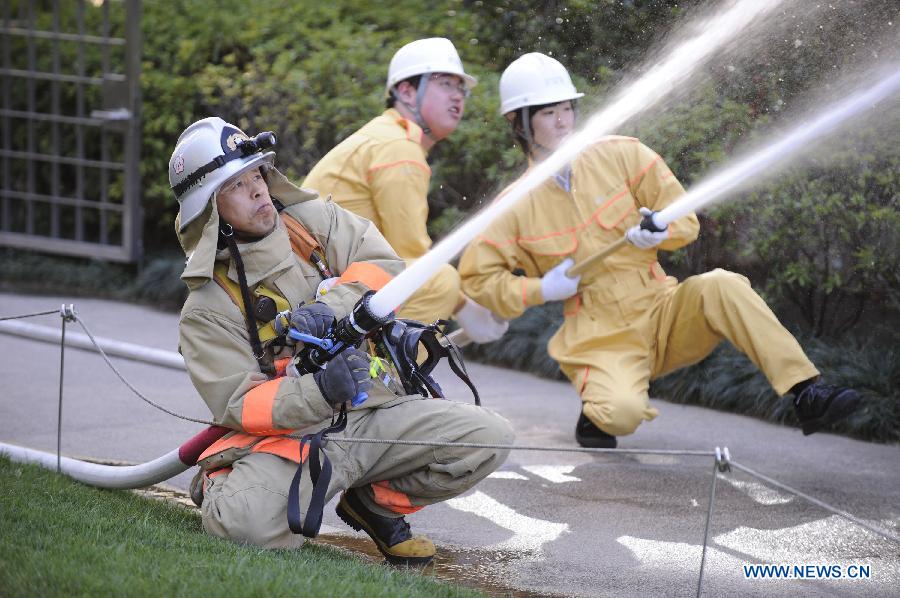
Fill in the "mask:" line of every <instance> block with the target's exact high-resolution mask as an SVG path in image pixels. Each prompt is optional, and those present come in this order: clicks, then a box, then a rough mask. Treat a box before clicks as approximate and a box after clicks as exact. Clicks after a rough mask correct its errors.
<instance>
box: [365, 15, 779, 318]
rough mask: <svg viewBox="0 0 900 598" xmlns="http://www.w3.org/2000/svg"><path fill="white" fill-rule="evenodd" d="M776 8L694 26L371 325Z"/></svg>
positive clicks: (386, 292) (411, 277)
mask: <svg viewBox="0 0 900 598" xmlns="http://www.w3.org/2000/svg"><path fill="white" fill-rule="evenodd" d="M780 4H781V0H756V1H754V2H740V1H738V2H734V3H732V4H731V6H729V7H728V8H726V9H725V10H723V11H721V12H719V13H718V14H716V15H714V16H712V17H710V18H708V19H704V20H703V21H702V22H698V23H697V24H696V25H697V30H698V31H700V33H699V34H698V35H696V36H695V37H692V38H691V39H689V40H687V41H685V42H684V43H682V44H680V45H678V46H676V47H675V48H673V49H672V50H670V51H667V52H665V56H666V58H665V59H664V60H662V61H660V62H658V63H657V64H656V65H654V66H653V67H652V68H650V69H649V70H648V71H647V72H646V74H644V75H643V76H642V77H640V78H639V79H638V80H637V81H635V82H634V83H633V84H632V85H631V86H629V87H628V88H626V89H625V90H624V91H623V92H622V93H620V94H619V95H618V96H616V98H615V99H614V100H613V101H612V103H611V104H610V105H609V106H608V107H606V108H605V109H603V110H602V111H600V112H598V113H597V114H595V115H594V116H592V117H591V118H590V120H588V122H587V123H586V125H585V126H584V128H583V129H581V130H580V131H579V132H577V133H575V134H573V135H572V136H571V137H569V139H568V140H566V142H565V143H563V145H561V146H560V147H559V148H558V149H557V150H556V151H555V152H553V153H552V154H551V155H550V156H548V157H547V159H545V160H544V161H543V162H541V163H540V164H538V165H537V166H535V167H534V168H533V169H531V170H530V171H529V172H527V173H526V174H525V176H524V177H522V178H521V179H520V180H519V182H518V183H517V184H516V185H515V186H514V187H513V188H511V189H510V190H509V191H508V192H507V193H506V194H505V195H503V196H502V197H500V198H498V199H496V200H495V201H494V202H493V203H491V205H490V206H488V207H487V208H485V209H484V210H482V211H481V212H479V213H478V214H476V215H475V216H473V217H472V218H470V219H469V220H467V221H466V222H465V223H463V225H462V226H460V227H459V228H458V229H456V230H455V231H454V232H453V233H451V234H450V235H448V236H447V237H446V238H444V239H443V240H442V241H440V242H439V243H437V244H436V245H435V246H434V247H433V248H432V249H431V251H429V252H428V253H426V254H425V255H423V256H422V257H420V258H419V259H417V260H416V261H415V262H414V263H413V264H412V265H411V266H410V267H409V268H407V269H406V270H404V271H403V272H401V273H400V274H399V275H398V276H396V277H395V278H394V279H393V280H391V281H390V282H389V283H388V284H387V285H385V286H384V288H382V289H381V290H380V291H378V292H377V293H375V295H374V296H372V300H371V301H370V308H371V312H372V315H373V316H374V317H375V318H376V319H377V318H384V317H387V316H388V314H390V313H391V312H392V311H393V310H395V309H396V308H397V307H398V306H399V305H400V304H402V303H403V302H404V301H406V300H407V299H409V297H410V296H411V295H412V294H413V293H414V292H415V291H416V290H417V289H418V288H419V287H421V286H422V285H423V284H425V282H426V281H427V280H428V279H429V278H431V276H432V275H434V273H435V271H436V270H437V268H438V267H440V266H441V265H443V264H446V263H447V262H449V261H450V260H451V259H453V258H454V257H455V256H456V255H457V254H458V253H459V252H461V251H462V250H463V249H464V248H465V246H466V245H468V244H469V242H471V241H472V239H474V238H475V237H476V236H477V235H478V234H479V233H480V232H481V231H483V230H484V229H485V228H487V226H488V225H489V224H490V223H491V222H493V221H494V220H495V219H496V218H497V217H498V216H499V215H500V214H502V213H503V212H505V211H507V210H508V209H509V208H511V207H512V206H513V205H515V204H516V203H517V202H519V201H520V200H521V199H522V198H524V197H525V196H526V195H528V193H529V192H530V191H531V190H532V189H535V188H536V187H537V186H538V185H540V184H541V183H543V182H544V181H545V180H547V179H548V178H550V177H551V176H553V174H554V173H556V172H558V171H560V170H561V169H562V168H564V167H565V166H566V164H568V163H569V162H571V161H572V160H573V159H574V158H575V157H576V156H578V154H580V153H581V152H582V151H583V150H584V149H585V148H586V147H588V146H590V145H591V144H592V143H594V142H595V141H596V140H597V138H598V137H600V136H602V135H606V134H609V133H611V132H612V131H614V130H615V129H616V128H618V127H619V126H621V125H622V124H623V123H625V122H626V121H627V120H629V119H630V118H632V117H633V116H635V115H636V114H638V113H640V112H642V111H644V110H646V109H647V108H649V107H650V106H652V105H654V104H656V103H657V102H658V101H659V100H661V99H662V98H663V97H665V96H667V95H669V94H670V93H672V92H674V91H676V90H677V89H678V88H679V87H681V86H682V85H683V84H684V83H685V81H686V80H687V78H688V77H689V75H691V74H692V73H693V72H694V71H695V70H696V68H697V67H698V66H700V65H701V64H703V63H705V62H706V61H707V60H708V59H710V58H711V57H712V56H715V55H717V54H718V53H719V52H720V51H721V50H722V49H723V48H724V47H725V46H726V45H727V44H729V43H730V42H733V41H734V39H735V38H736V36H738V35H739V34H740V33H741V32H742V31H743V30H745V29H747V28H748V27H750V26H751V25H752V24H754V23H756V22H758V21H759V20H760V19H762V18H763V17H764V16H766V15H767V14H769V13H771V12H772V11H773V10H774V9H775V8H776V7H778V6H779V5H780Z"/></svg>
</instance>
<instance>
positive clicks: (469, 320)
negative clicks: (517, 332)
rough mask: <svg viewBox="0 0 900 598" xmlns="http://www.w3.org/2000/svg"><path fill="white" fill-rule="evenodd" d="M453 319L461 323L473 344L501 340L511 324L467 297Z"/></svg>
mask: <svg viewBox="0 0 900 598" xmlns="http://www.w3.org/2000/svg"><path fill="white" fill-rule="evenodd" d="M453 317H454V318H455V319H456V321H457V322H459V325H460V326H462V328H463V330H465V331H466V336H468V337H469V338H470V339H472V342H473V343H489V342H491V341H495V340H497V339H499V338H500V337H501V336H503V334H504V333H505V332H506V329H507V328H509V322H507V321H506V320H501V319H500V318H498V317H497V316H495V315H494V312H492V311H491V310H489V309H488V308H486V307H484V306H483V305H479V304H478V303H475V302H474V301H472V300H471V299H469V298H468V297H466V301H465V303H463V306H462V307H461V308H459V311H457V312H456V313H455V314H454V315H453Z"/></svg>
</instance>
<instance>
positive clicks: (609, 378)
mask: <svg viewBox="0 0 900 598" xmlns="http://www.w3.org/2000/svg"><path fill="white" fill-rule="evenodd" d="M566 312H567V317H566V321H565V323H564V324H563V327H562V328H561V329H560V330H559V332H557V334H556V335H555V336H554V337H553V338H552V339H551V341H550V346H549V348H550V354H551V356H553V357H554V358H555V359H556V360H557V361H558V362H559V363H560V367H561V368H562V370H563V372H564V373H565V374H566V376H568V378H569V379H570V380H571V381H572V383H573V384H574V385H575V386H576V388H577V389H578V391H579V393H580V394H581V400H582V402H583V406H582V410H583V413H584V414H585V415H586V416H587V417H588V418H589V419H590V420H591V421H592V422H593V423H594V424H595V425H597V427H599V428H600V429H601V430H603V431H604V432H606V433H608V434H612V435H614V436H622V435H626V434H631V433H633V432H634V431H635V429H637V427H638V425H639V424H640V423H641V422H642V421H645V420H646V421H649V420H651V419H653V418H655V417H656V416H657V415H658V411H657V410H656V409H654V408H653V407H651V406H650V403H649V395H648V389H649V384H650V380H652V379H654V378H658V377H660V376H663V375H665V374H667V373H669V372H672V371H673V370H676V369H678V368H681V367H684V366H687V365H690V364H692V363H696V362H698V361H700V360H702V359H703V358H704V357H706V356H707V355H709V354H710V353H711V352H712V350H713V349H714V348H715V347H716V345H718V344H719V343H720V342H721V341H722V340H723V339H727V340H729V341H730V342H731V343H732V344H733V345H734V346H735V347H737V348H738V349H739V350H741V351H742V352H743V353H744V354H745V355H747V357H749V358H750V360H751V361H753V363H754V364H756V366H757V367H758V368H759V369H760V370H761V371H762V372H763V374H765V376H766V378H768V380H769V383H770V384H771V385H772V387H773V388H774V389H775V391H776V392H777V393H778V394H785V393H786V392H787V391H788V390H790V388H791V387H792V386H794V385H795V384H797V383H798V382H801V381H803V380H807V379H809V378H812V377H814V376H817V375H818V373H819V372H818V370H816V367H815V366H814V365H813V364H812V362H810V360H809V359H808V358H807V357H806V355H805V354H804V353H803V349H801V347H800V345H799V343H797V341H796V339H794V337H793V336H792V335H791V334H790V333H789V332H788V331H787V330H786V329H785V328H784V326H782V325H781V323H780V322H779V321H778V319H777V318H776V317H775V314H773V313H772V310H771V309H769V307H768V306H767V305H766V303H765V302H764V301H763V300H762V298H761V297H760V296H759V295H757V294H756V292H754V291H753V289H752V288H751V287H750V282H749V281H748V280H747V279H746V278H745V277H744V276H741V275H739V274H735V273H733V272H728V271H726V270H713V271H712V272H707V273H705V274H701V275H699V276H692V277H690V278H688V279H686V280H685V281H684V282H682V283H680V284H679V283H677V282H676V281H675V279H674V278H672V277H666V276H664V275H662V274H661V269H660V268H659V267H658V265H655V268H654V267H651V268H650V269H649V270H648V271H647V272H626V273H617V274H612V273H611V274H610V275H609V276H608V277H603V278H601V279H598V281H597V283H594V284H592V286H591V288H588V289H586V290H584V291H583V292H582V293H580V294H579V296H576V297H574V298H572V299H570V300H569V301H567V303H566Z"/></svg>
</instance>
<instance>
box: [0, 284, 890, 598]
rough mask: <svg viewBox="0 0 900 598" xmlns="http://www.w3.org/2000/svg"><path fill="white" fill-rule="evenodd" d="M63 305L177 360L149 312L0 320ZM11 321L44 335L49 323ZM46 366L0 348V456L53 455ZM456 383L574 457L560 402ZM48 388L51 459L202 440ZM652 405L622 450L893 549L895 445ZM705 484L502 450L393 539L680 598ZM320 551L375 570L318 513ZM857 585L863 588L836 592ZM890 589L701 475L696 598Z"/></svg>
mask: <svg viewBox="0 0 900 598" xmlns="http://www.w3.org/2000/svg"><path fill="white" fill-rule="evenodd" d="M63 303H66V304H68V303H74V304H75V307H76V311H77V313H78V314H79V317H80V318H81V319H82V320H83V321H84V322H85V323H86V324H87V326H88V327H89V329H90V331H91V332H92V333H93V334H95V335H96V336H100V337H104V338H110V339H115V340H119V341H127V342H132V343H137V344H140V345H144V346H148V347H153V348H157V349H163V350H168V351H175V350H176V349H177V338H178V331H177V320H178V318H177V314H173V313H168V312H162V311H158V310H154V309H153V308H149V307H143V306H134V305H129V304H124V303H117V302H110V301H101V300H92V299H71V298H65V297H45V296H30V295H15V294H0V317H6V316H12V315H19V314H26V313H34V312H39V311H47V310H54V309H58V308H59V306H60V305H61V304H63ZM25 321H28V322H31V323H35V324H42V325H46V326H57V327H58V326H59V325H60V318H59V316H58V315H51V316H41V317H38V318H32V319H29V320H25ZM67 329H68V330H75V331H81V328H80V326H78V325H77V324H69V325H68V328H67ZM113 362H114V363H115V364H116V366H117V367H118V368H119V369H120V371H121V372H122V374H123V375H124V376H125V377H126V378H127V379H128V380H129V381H130V382H131V383H132V384H133V385H134V386H135V387H137V388H138V389H140V390H141V391H142V392H143V393H144V394H145V395H147V396H148V397H149V398H151V399H152V400H154V401H156V402H158V403H161V404H162V405H164V406H165V407H167V408H168V409H171V410H173V411H176V412H179V413H182V414H184V415H187V416H190V417H194V418H201V419H204V418H208V417H209V413H208V411H207V410H206V407H205V405H204V404H203V402H202V400H201V399H200V398H199V396H198V395H197V393H196V391H194V389H193V387H192V386H191V384H190V380H189V379H188V376H187V374H186V373H184V372H182V371H177V370H173V369H169V368H163V367H160V366H154V365H148V364H144V363H139V362H135V361H129V360H125V359H120V358H113ZM59 365H60V351H59V347H58V345H57V346H54V345H51V344H48V343H44V342H38V341H32V340H28V339H23V338H20V337H15V336H9V335H4V334H0V379H2V381H3V396H2V399H0V441H2V442H7V443H12V444H18V445H22V446H27V447H30V448H35V449H39V450H44V451H48V452H54V451H55V450H56V446H57V414H58V408H59V405H58V396H59ZM469 370H470V374H471V375H472V378H473V380H474V382H475V383H476V385H477V386H478V388H479V390H480V392H481V395H482V401H483V404H484V405H485V406H487V407H489V408H491V409H494V410H496V411H498V412H499V413H501V414H503V415H504V416H505V417H507V418H508V419H509V420H510V421H511V422H512V423H513V425H514V428H515V430H516V433H517V439H516V443H517V444H519V445H528V446H548V447H569V448H574V447H576V445H575V442H574V439H573V436H572V432H573V428H574V422H575V420H576V417H577V414H578V410H579V401H578V398H577V396H576V394H575V392H574V390H573V389H572V388H571V387H570V386H569V385H568V384H566V383H562V382H555V381H549V380H545V379H540V378H537V377H534V376H531V375H528V374H523V373H520V372H513V371H510V370H505V369H500V368H494V367H489V366H483V365H479V364H469ZM439 380H440V382H441V383H442V385H443V387H444V389H445V391H447V394H448V395H449V396H451V397H453V398H454V399H456V400H461V401H470V400H471V398H470V396H469V392H468V390H467V389H466V387H465V386H464V385H463V384H462V383H461V382H459V381H458V380H457V379H456V378H455V376H453V375H452V374H450V373H449V370H442V371H441V372H440V375H439ZM64 381H65V385H64V393H63V397H64V399H63V406H62V427H61V430H62V452H63V454H64V455H68V456H73V457H87V458H92V459H109V460H117V461H126V462H142V461H147V460H149V459H152V458H155V457H158V456H159V455H162V454H164V453H166V452H168V451H170V450H172V449H173V448H175V447H177V446H178V445H179V444H180V443H181V442H183V441H184V440H186V439H187V438H189V437H190V436H191V435H193V434H194V433H196V432H198V431H199V430H201V429H202V428H203V426H202V425H200V424H196V423H191V422H186V421H182V420H179V419H176V418H173V417H171V416H169V415H166V414H164V413H162V412H160V411H157V410H156V409H154V408H152V407H150V406H148V405H146V404H145V403H143V402H142V401H141V400H140V399H138V398H137V397H136V396H134V395H133V394H132V392H131V391H130V390H129V389H128V388H127V387H125V386H124V385H123V384H122V383H121V382H120V381H119V379H118V378H117V377H116V376H115V374H114V373H113V372H112V371H111V370H109V368H108V367H107V366H106V364H105V363H104V362H103V361H102V359H101V358H100V356H99V355H97V354H95V353H91V352H88V351H83V350H77V349H67V350H66V352H65V372H64ZM654 405H655V406H656V407H657V408H658V409H659V411H660V416H659V417H658V418H657V419H656V420H655V421H653V422H650V423H646V424H644V425H643V426H641V428H640V429H639V430H638V432H637V433H636V434H635V435H633V436H631V437H627V438H622V439H621V440H620V447H621V448H626V449H663V450H672V451H676V450H692V451H704V452H708V453H712V451H713V450H714V449H715V447H727V448H728V449H729V452H730V454H731V457H732V459H733V460H734V461H735V462H737V463H739V464H741V465H744V466H746V467H748V468H750V469H753V470H755V471H757V472H759V473H762V474H765V475H767V476H770V477H772V478H774V479H776V480H778V481H780V482H782V483H783V484H787V485H789V486H791V487H794V488H796V489H798V490H801V491H802V492H805V493H807V494H809V495H811V496H814V497H815V498H818V499H819V500H822V501H825V502H827V503H830V504H831V505H834V506H835V507H837V508H839V509H841V510H843V511H846V512H849V513H851V514H853V515H855V516H857V517H859V518H860V519H862V520H864V521H867V522H869V523H870V524H872V525H875V526H878V527H880V528H883V529H886V530H888V531H890V532H891V533H893V534H894V535H900V467H898V465H897V464H898V457H900V447H898V446H897V445H878V444H871V443H866V442H860V441H856V440H851V439H848V438H844V437H840V436H835V435H831V434H821V433H820V434H816V435H813V436H809V437H804V436H803V435H802V434H801V433H800V431H799V430H796V429H792V428H787V427H783V426H776V425H772V424H768V423H764V422H761V421H759V420H755V419H753V418H748V417H743V416H739V415H733V414H729V413H723V412H718V411H713V410H709V409H703V408H699V407H689V406H684V405H675V404H671V403H668V402H666V401H662V400H655V401H654ZM713 472H714V460H713V458H712V457H711V456H709V455H705V456H700V457H698V456H680V455H669V454H663V455H659V454H630V453H621V452H619V453H613V454H609V453H606V454H586V453H572V452H548V451H526V450H516V451H513V452H512V453H511V454H510V457H509V459H508V460H507V461H506V463H505V464H504V465H503V466H502V467H501V468H500V470H498V471H497V472H496V473H495V474H493V475H492V476H491V477H489V478H488V479H486V480H484V481H483V482H482V483H481V484H479V485H478V486H476V488H474V489H473V490H471V491H470V492H468V493H466V494H464V495H462V496H460V497H457V498H456V499H453V500H451V501H448V502H446V503H442V504H440V505H435V506H433V507H429V508H427V509H424V510H422V511H420V512H418V513H416V514H414V515H411V516H410V517H409V521H410V523H411V524H412V526H413V529H414V531H415V532H416V533H424V534H427V535H428V536H430V537H431V538H432V539H433V540H434V541H435V543H436V544H437V545H438V547H439V555H440V559H439V562H438V565H437V567H438V569H439V572H440V573H441V574H444V575H449V576H451V577H454V578H457V579H459V580H461V581H463V582H464V583H469V584H474V585H478V586H479V587H482V588H484V589H487V590H488V591H489V592H492V593H494V592H495V593H497V594H498V595H508V594H509V593H510V592H512V593H514V594H515V593H516V592H521V593H522V594H533V595H561V596H647V595H656V596H692V595H695V594H696V591H697V584H698V576H699V572H700V561H701V552H702V546H703V538H704V529H705V525H706V521H707V513H708V506H709V500H710V490H711V486H712V480H713ZM191 476H192V472H186V473H184V474H181V475H179V476H177V477H175V478H173V479H172V480H170V481H169V484H171V485H172V486H174V487H176V488H179V489H182V490H184V489H186V488H187V486H188V483H189V482H190V478H191ZM322 540H323V541H324V542H327V543H334V544H338V545H341V546H344V547H347V548H351V549H354V550H361V551H363V552H367V553H368V554H370V555H375V554H376V553H374V551H373V550H372V548H371V543H370V542H369V541H368V540H367V539H364V538H363V537H361V536H360V535H359V534H356V533H354V532H352V531H351V530H349V529H348V528H347V527H346V526H344V525H343V524H342V523H341V522H340V520H339V519H337V517H336V516H335V515H334V514H333V511H332V509H330V508H329V509H328V510H327V515H326V519H325V525H324V526H323V534H322ZM373 558H374V556H373ZM758 564H773V565H790V566H791V569H790V574H792V577H793V578H792V579H759V578H757V579H752V578H749V579H748V578H747V577H746V576H745V572H744V571H745V567H747V566H751V565H758ZM795 565H796V566H797V568H794V566H795ZM808 565H813V566H816V565H818V566H820V567H819V568H818V569H816V568H815V567H813V568H809V567H807V566H808ZM829 566H830V568H829ZM854 566H855V567H857V568H856V569H854V568H853V567H854ZM837 567H840V573H841V574H842V578H840V579H833V578H829V579H822V578H821V577H822V576H823V575H825V574H829V575H832V576H833V575H835V574H836V573H837V572H838V570H837ZM860 567H861V569H860ZM866 568H868V569H866ZM866 572H868V576H866ZM801 573H802V574H803V578H798V576H799V575H800V574H801ZM855 574H859V575H862V576H863V578H862V579H854V578H850V575H855ZM815 576H818V577H819V578H813V577H815ZM898 587H900V544H897V543H895V542H892V541H891V540H888V539H885V538H883V537H882V536H879V535H877V534H875V533H873V532H871V531H869V530H866V529H865V528H863V527H860V526H858V525H856V524H854V523H851V522H849V521H847V520H846V519H844V518H841V517H839V516H837V515H834V514H832V513H830V512H828V511H827V510H825V509H823V508H821V507H819V506H816V505H814V504H811V503H810V502H808V501H806V500H804V499H802V498H799V497H795V496H793V495H792V494H790V493H789V492H786V491H784V490H782V489H779V488H777V487H775V486H773V485H770V484H767V483H765V482H763V481H761V480H759V479H757V478H755V477H753V476H750V475H748V474H746V473H743V472H741V471H737V470H732V471H731V472H725V473H719V474H717V478H716V494H715V503H714V510H713V514H712V518H711V521H710V529H709V545H708V550H707V553H706V563H705V568H704V580H703V593H704V595H709V596H719V595H747V596H769V595H773V594H786V593H788V592H792V593H795V594H798V595H802V596H896V595H897V588H898Z"/></svg>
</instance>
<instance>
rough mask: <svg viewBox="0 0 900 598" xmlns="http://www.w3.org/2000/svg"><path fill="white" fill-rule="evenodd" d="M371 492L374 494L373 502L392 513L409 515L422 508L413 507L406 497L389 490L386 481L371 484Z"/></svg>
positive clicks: (391, 489)
mask: <svg viewBox="0 0 900 598" xmlns="http://www.w3.org/2000/svg"><path fill="white" fill-rule="evenodd" d="M372 491H373V492H374V493H375V502H377V503H378V504H379V505H381V506H382V507H384V508H385V509H388V510H389V511H393V512H394V513H401V514H403V515H409V514H410V513H415V512H416V511H418V510H419V509H421V508H422V507H415V506H413V504H412V503H411V502H410V501H409V497H408V496H407V495H405V494H403V493H402V492H399V491H397V490H394V489H393V488H391V487H390V483H389V482H388V481H386V480H385V481H383V482H373V483H372Z"/></svg>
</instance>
